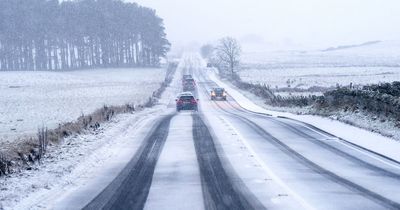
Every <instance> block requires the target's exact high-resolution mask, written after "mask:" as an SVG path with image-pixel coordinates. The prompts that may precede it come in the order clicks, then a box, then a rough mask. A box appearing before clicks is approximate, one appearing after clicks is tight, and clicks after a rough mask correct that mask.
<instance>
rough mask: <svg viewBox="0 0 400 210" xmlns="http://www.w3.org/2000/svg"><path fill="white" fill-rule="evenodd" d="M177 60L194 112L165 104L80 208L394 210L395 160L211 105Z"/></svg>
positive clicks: (203, 86)
mask: <svg viewBox="0 0 400 210" xmlns="http://www.w3.org/2000/svg"><path fill="white" fill-rule="evenodd" d="M183 61H184V62H185V64H182V65H181V70H183V71H186V72H185V73H193V74H194V75H195V78H196V80H197V92H196V95H197V97H198V98H199V99H200V103H199V105H200V108H199V112H191V111H188V112H180V113H177V112H174V111H173V110H172V109H173V108H174V107H170V109H171V110H170V114H166V115H164V116H161V117H160V118H159V120H157V122H156V123H155V124H154V125H153V126H152V128H151V129H149V130H150V132H149V133H148V135H147V137H146V138H145V139H144V140H143V143H142V145H141V146H140V148H139V149H138V150H137V152H136V153H135V154H134V155H133V157H132V159H131V160H130V161H129V163H128V164H127V165H126V167H125V168H124V169H123V170H122V171H121V172H120V173H119V175H118V176H117V177H116V178H115V179H114V181H112V182H111V183H110V184H109V185H108V186H107V187H105V188H104V189H103V190H102V191H101V193H100V194H98V195H93V196H92V197H93V199H91V201H90V202H88V203H86V204H85V206H84V209H400V188H399V186H400V165H399V164H398V163H396V162H392V161H390V160H388V159H385V158H383V157H381V156H378V155H375V154H373V153H370V152H368V151H363V150H360V148H357V147H354V146H353V145H350V144H348V143H346V142H344V141H342V140H340V139H338V138H336V137H334V136H332V135H330V134H328V133H325V132H323V131H321V130H317V129H315V128H313V127H311V126H309V125H307V124H304V123H301V122H297V121H293V120H290V119H285V118H276V117H271V116H268V115H264V114H259V113H254V112H251V111H248V110H245V109H243V108H242V107H240V106H239V104H238V103H236V101H235V100H234V99H233V98H232V97H228V100H227V101H211V100H210V99H209V91H210V89H211V88H212V87H214V86H216V84H215V83H214V82H213V81H212V80H210V79H209V78H208V76H207V74H206V73H205V71H204V69H202V68H201V67H200V64H201V62H200V61H199V60H198V58H196V57H188V58H186V60H183ZM172 100H173V99H172Z"/></svg>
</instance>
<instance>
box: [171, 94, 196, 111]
mask: <svg viewBox="0 0 400 210" xmlns="http://www.w3.org/2000/svg"><path fill="white" fill-rule="evenodd" d="M175 101H176V111H178V112H180V111H181V110H194V111H197V110H198V107H197V104H198V99H196V98H195V97H194V96H193V94H192V93H190V92H183V93H181V94H179V95H178V98H177V99H176V100H175Z"/></svg>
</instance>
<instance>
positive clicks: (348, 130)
mask: <svg viewBox="0 0 400 210" xmlns="http://www.w3.org/2000/svg"><path fill="white" fill-rule="evenodd" d="M210 79H211V80H213V81H214V82H215V83H217V84H218V85H219V86H223V87H224V88H225V89H226V90H227V91H228V93H229V95H230V96H232V97H233V98H234V99H235V100H236V101H237V102H238V103H239V105H240V106H241V107H243V108H244V109H247V110H250V111H253V112H258V113H263V114H268V115H272V116H275V117H278V116H280V117H287V118H291V119H294V120H299V121H302V122H305V123H308V124H310V125H312V126H315V127H317V128H319V129H322V130H324V131H326V132H328V133H330V134H332V135H335V136H337V137H339V138H342V139H344V140H346V141H348V142H351V143H353V144H356V145H358V146H360V147H363V148H365V149H368V150H371V151H374V152H376V153H379V154H381V155H384V156H386V157H389V158H392V159H394V160H396V161H400V153H399V151H400V143H399V142H398V141H395V140H394V139H391V138H388V137H385V136H382V135H380V134H377V133H373V132H370V131H367V130H363V129H361V128H357V127H354V126H351V125H348V124H345V123H342V122H339V121H336V120H332V119H329V118H324V117H320V116H314V115H296V114H292V113H287V112H278V111H270V110H266V109H264V108H261V107H260V106H258V105H256V104H255V103H253V102H252V101H251V100H250V99H248V98H247V97H245V96H243V94H241V93H240V92H239V91H237V90H236V89H235V88H232V87H231V86H230V85H228V84H227V83H225V82H223V81H221V80H220V79H219V78H217V76H216V75H215V73H214V72H213V73H211V74H210Z"/></svg>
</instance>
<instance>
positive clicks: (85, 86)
mask: <svg viewBox="0 0 400 210" xmlns="http://www.w3.org/2000/svg"><path fill="white" fill-rule="evenodd" d="M165 72H166V70H165V69H161V68H142V69H95V70H82V71H66V72H48V71H36V72H35V71H22V72H15V71H13V72H0V143H1V144H2V145H6V144H7V143H12V141H14V140H15V139H17V138H18V137H21V136H22V135H32V134H35V133H36V132H37V129H38V128H39V127H42V126H46V127H49V128H53V127H56V126H57V125H58V124H59V123H62V122H69V121H74V120H76V119H77V118H78V117H79V116H80V115H82V114H90V113H91V112H93V111H95V110H96V109H98V108H100V107H102V106H103V105H124V104H127V103H129V104H140V103H143V102H145V101H146V100H147V99H148V98H149V97H150V96H151V95H152V93H153V91H155V90H156V89H157V88H159V86H160V84H161V82H162V81H163V80H164V78H165Z"/></svg>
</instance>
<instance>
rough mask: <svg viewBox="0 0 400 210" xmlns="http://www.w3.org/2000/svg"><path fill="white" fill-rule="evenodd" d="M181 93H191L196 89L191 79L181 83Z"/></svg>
mask: <svg viewBox="0 0 400 210" xmlns="http://www.w3.org/2000/svg"><path fill="white" fill-rule="evenodd" d="M182 89H183V91H193V90H195V89H196V82H195V81H194V79H193V78H190V79H185V80H184V81H183V83H182Z"/></svg>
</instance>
